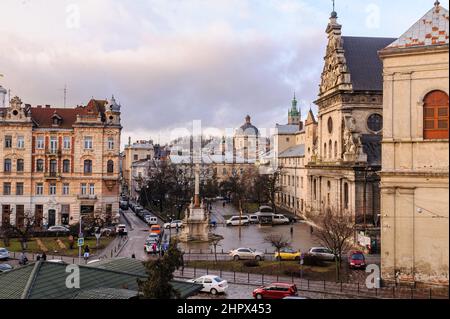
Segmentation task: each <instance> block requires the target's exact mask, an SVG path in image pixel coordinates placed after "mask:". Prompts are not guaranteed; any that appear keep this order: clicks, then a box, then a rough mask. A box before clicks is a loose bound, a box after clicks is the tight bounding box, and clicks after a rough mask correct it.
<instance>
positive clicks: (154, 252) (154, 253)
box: [152, 243, 156, 255]
mask: <svg viewBox="0 0 450 319" xmlns="http://www.w3.org/2000/svg"><path fill="white" fill-rule="evenodd" d="M152 250H153V255H156V243H153V245H152Z"/></svg>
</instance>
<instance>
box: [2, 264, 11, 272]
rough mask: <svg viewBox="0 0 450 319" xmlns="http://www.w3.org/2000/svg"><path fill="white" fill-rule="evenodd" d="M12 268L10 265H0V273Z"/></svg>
mask: <svg viewBox="0 0 450 319" xmlns="http://www.w3.org/2000/svg"><path fill="white" fill-rule="evenodd" d="M12 269H13V267H12V266H11V265H10V264H0V273H2V272H7V271H10V270H12Z"/></svg>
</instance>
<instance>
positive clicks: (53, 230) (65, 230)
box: [47, 226, 70, 233]
mask: <svg viewBox="0 0 450 319" xmlns="http://www.w3.org/2000/svg"><path fill="white" fill-rule="evenodd" d="M47 231H48V232H51V233H68V232H70V230H69V228H67V227H66V226H51V227H49V228H48V229H47Z"/></svg>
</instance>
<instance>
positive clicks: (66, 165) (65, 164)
mask: <svg viewBox="0 0 450 319" xmlns="http://www.w3.org/2000/svg"><path fill="white" fill-rule="evenodd" d="M63 173H70V161H69V160H64V161H63Z"/></svg>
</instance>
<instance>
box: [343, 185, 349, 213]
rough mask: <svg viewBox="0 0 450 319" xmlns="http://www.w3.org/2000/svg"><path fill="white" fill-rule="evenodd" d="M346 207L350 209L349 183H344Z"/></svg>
mask: <svg viewBox="0 0 450 319" xmlns="http://www.w3.org/2000/svg"><path fill="white" fill-rule="evenodd" d="M344 208H345V209H348V183H344Z"/></svg>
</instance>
